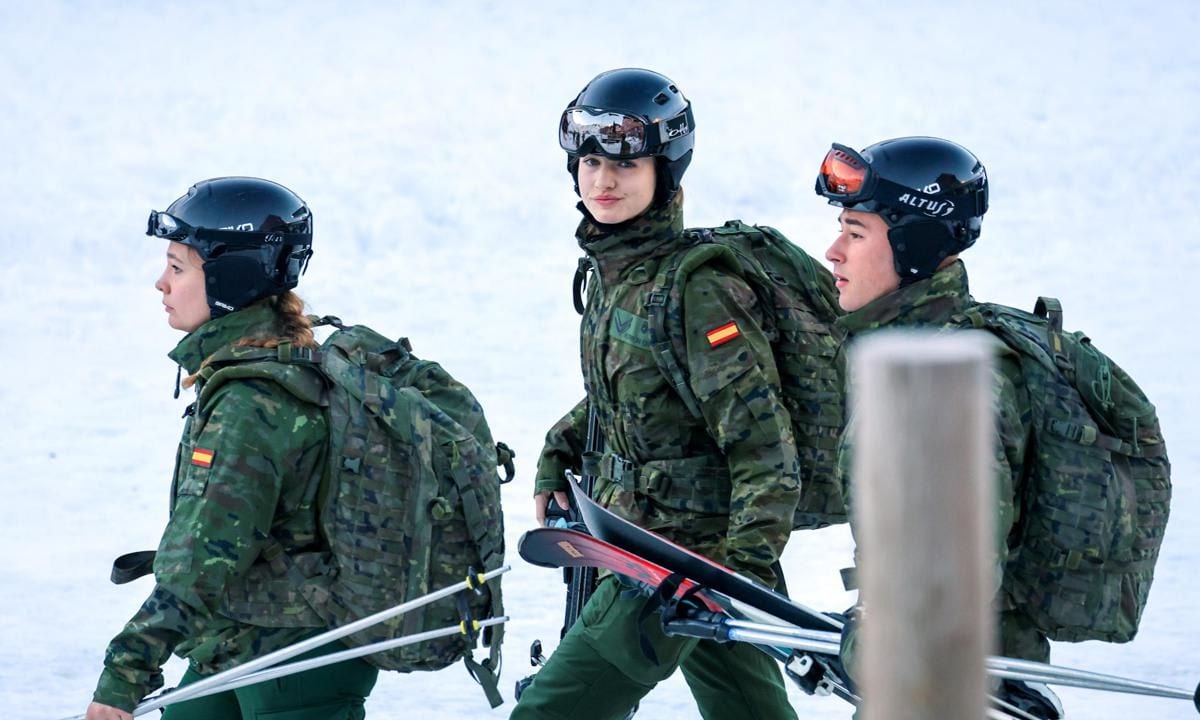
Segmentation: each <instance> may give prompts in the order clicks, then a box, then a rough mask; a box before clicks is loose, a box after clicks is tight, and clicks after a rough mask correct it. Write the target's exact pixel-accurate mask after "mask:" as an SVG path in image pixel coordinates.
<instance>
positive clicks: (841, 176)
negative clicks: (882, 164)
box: [817, 143, 878, 204]
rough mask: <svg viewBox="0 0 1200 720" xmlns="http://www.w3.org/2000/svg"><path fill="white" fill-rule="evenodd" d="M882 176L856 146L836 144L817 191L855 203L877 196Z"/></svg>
mask: <svg viewBox="0 0 1200 720" xmlns="http://www.w3.org/2000/svg"><path fill="white" fill-rule="evenodd" d="M877 182H878V176H877V175H876V174H875V173H874V172H872V171H871V164H870V163H868V162H867V160H866V159H865V158H864V157H863V156H862V155H860V154H859V153H858V152H857V151H855V150H854V149H853V148H848V147H846V146H845V145H839V144H838V143H834V144H833V147H832V148H830V149H829V152H827V153H826V154H825V159H824V160H822V161H821V172H820V173H818V174H817V194H818V195H823V196H825V197H827V198H829V199H830V200H836V201H837V202H839V203H849V204H853V203H856V202H860V201H863V200H870V199H872V198H873V197H874V191H875V185H876V184H877Z"/></svg>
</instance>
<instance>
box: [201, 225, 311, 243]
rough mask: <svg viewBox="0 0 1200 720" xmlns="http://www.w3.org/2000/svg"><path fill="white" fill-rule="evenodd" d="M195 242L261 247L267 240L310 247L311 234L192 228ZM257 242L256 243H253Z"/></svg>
mask: <svg viewBox="0 0 1200 720" xmlns="http://www.w3.org/2000/svg"><path fill="white" fill-rule="evenodd" d="M190 234H191V235H192V236H193V237H195V238H196V239H197V240H213V241H219V242H225V243H227V244H229V245H231V246H232V245H261V244H263V242H264V241H266V240H267V239H268V238H274V239H273V240H272V242H277V243H279V244H280V245H311V244H312V233H282V232H257V231H244V230H213V229H211V228H194V229H193V230H192V231H191V233H190ZM255 241H257V242H255Z"/></svg>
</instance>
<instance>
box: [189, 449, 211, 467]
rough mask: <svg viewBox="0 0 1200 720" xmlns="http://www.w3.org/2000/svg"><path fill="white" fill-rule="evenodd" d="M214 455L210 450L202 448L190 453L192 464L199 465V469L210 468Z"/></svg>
mask: <svg viewBox="0 0 1200 720" xmlns="http://www.w3.org/2000/svg"><path fill="white" fill-rule="evenodd" d="M215 454H216V453H215V452H213V451H212V450H205V449H204V448H196V449H195V450H193V451H192V464H193V465H199V466H200V467H204V468H206V467H212V463H213V456H214V455H215Z"/></svg>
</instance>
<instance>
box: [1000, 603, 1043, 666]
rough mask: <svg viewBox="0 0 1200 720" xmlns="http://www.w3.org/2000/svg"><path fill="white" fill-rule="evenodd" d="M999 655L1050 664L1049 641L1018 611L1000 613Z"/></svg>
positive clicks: (1027, 617) (1026, 616)
mask: <svg viewBox="0 0 1200 720" xmlns="http://www.w3.org/2000/svg"><path fill="white" fill-rule="evenodd" d="M998 634H999V636H1000V637H999V644H1000V654H1001V655H1006V656H1008V657H1012V658H1020V659H1022V660H1034V661H1036V662H1050V641H1049V640H1047V639H1046V636H1045V635H1043V634H1042V631H1041V630H1038V629H1037V628H1036V627H1034V625H1033V621H1032V620H1030V619H1029V616H1028V615H1026V614H1025V613H1023V612H1021V611H1020V610H1005V611H1003V612H1001V613H1000V630H999V633H998Z"/></svg>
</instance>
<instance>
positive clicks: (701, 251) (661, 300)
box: [645, 228, 730, 418]
mask: <svg viewBox="0 0 1200 720" xmlns="http://www.w3.org/2000/svg"><path fill="white" fill-rule="evenodd" d="M684 235H685V236H686V237H687V238H688V239H689V240H690V242H689V243H688V244H687V246H686V247H684V248H682V249H681V250H679V251H677V252H674V253H672V254H671V255H669V256H668V257H667V258H666V259H664V260H663V261H662V262H660V263H659V266H658V272H657V273H655V276H654V281H653V282H652V283H651V285H650V289H649V291H648V292H647V293H646V299H645V307H646V314H647V323H648V325H649V327H650V352H651V353H652V354H653V355H654V360H655V362H656V363H657V364H658V368H659V371H660V372H662V374H663V376H664V377H665V378H666V379H667V382H669V383H670V384H671V387H672V388H674V390H675V392H676V394H677V395H679V397H680V398H681V399H682V400H683V404H684V405H685V406H687V409H688V412H690V413H691V414H692V416H693V417H697V418H699V417H701V412H700V401H699V400H698V399H697V398H696V394H695V393H694V392H692V388H691V386H690V385H688V376H687V371H686V370H685V369H684V363H683V361H682V359H681V358H682V348H676V346H675V342H674V341H673V340H672V337H671V332H670V329H669V328H668V327H667V316H668V315H669V314H670V313H668V308H667V306H668V305H671V306H673V307H679V305H680V304H681V298H682V294H683V288H682V287H681V284H680V282H678V281H679V280H680V278H685V277H686V275H687V274H688V273H690V272H691V271H692V270H695V269H696V268H697V267H700V266H701V265H703V264H705V263H706V262H708V261H710V260H711V259H713V258H716V257H720V256H724V255H726V254H728V253H729V252H730V251H729V250H728V248H725V247H723V246H721V245H719V244H717V243H716V241H715V240H714V239H713V234H712V230H711V229H709V228H694V229H689V230H685V231H684ZM684 282H686V279H685V280H684Z"/></svg>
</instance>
